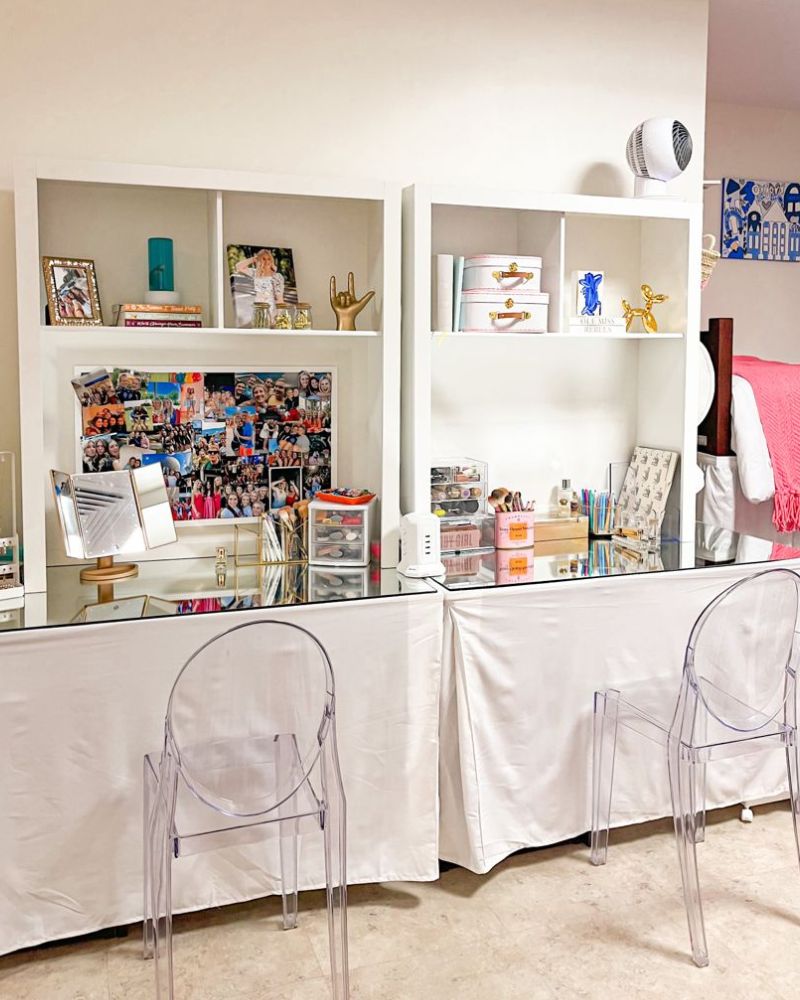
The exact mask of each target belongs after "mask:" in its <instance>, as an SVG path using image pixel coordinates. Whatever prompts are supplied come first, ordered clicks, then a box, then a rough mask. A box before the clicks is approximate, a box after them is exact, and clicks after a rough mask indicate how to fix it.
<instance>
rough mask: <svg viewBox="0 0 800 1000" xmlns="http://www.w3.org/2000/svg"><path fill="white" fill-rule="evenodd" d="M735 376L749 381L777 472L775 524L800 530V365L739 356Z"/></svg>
mask: <svg viewBox="0 0 800 1000" xmlns="http://www.w3.org/2000/svg"><path fill="white" fill-rule="evenodd" d="M733 374H734V375H739V376H741V378H744V379H747V381H748V382H749V383H750V385H751V387H752V389H753V395H754V396H755V397H756V405H757V406H758V415H759V417H760V418H761V426H762V427H763V428H764V436H765V437H766V439H767V448H768V449H769V457H770V459H771V460H772V471H773V472H774V473H775V504H774V507H773V511H772V523H773V524H774V525H775V527H776V528H777V529H778V531H800V365H787V364H784V363H783V362H780V361H762V359H761V358H753V357H748V356H746V355H741V354H740V355H736V356H734V359H733Z"/></svg>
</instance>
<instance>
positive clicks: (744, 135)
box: [703, 103, 800, 363]
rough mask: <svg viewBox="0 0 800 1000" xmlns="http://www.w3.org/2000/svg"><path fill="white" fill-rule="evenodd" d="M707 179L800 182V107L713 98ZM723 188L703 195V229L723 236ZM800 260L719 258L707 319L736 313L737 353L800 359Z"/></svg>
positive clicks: (708, 292)
mask: <svg viewBox="0 0 800 1000" xmlns="http://www.w3.org/2000/svg"><path fill="white" fill-rule="evenodd" d="M706 176H707V177H709V178H721V177H749V178H754V179H758V180H785V181H788V180H800V112H798V111H783V110H778V109H776V108H751V107H743V106H739V105H735V104H716V103H709V105H708V114H707V119H706ZM720 198H721V194H720V189H719V188H710V189H709V190H708V191H707V192H706V198H705V232H707V233H713V234H714V235H715V236H716V237H717V239H719V233H720ZM798 293H800V264H798V263H796V262H795V263H791V262H788V261H786V262H784V261H750V260H721V261H720V262H719V263H718V264H717V268H716V271H715V272H714V277H713V279H712V280H711V282H710V283H709V286H708V288H707V289H706V290H705V292H704V293H703V319H704V320H707V319H708V318H709V317H710V316H733V318H734V327H733V329H734V350H735V351H736V352H737V353H739V354H755V355H758V356H759V357H762V358H769V359H771V360H775V361H791V362H795V363H797V362H800V320H799V319H798V308H797V302H798Z"/></svg>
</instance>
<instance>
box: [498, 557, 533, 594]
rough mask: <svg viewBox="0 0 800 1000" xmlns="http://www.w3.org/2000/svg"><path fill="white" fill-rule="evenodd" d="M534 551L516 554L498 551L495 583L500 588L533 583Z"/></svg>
mask: <svg viewBox="0 0 800 1000" xmlns="http://www.w3.org/2000/svg"><path fill="white" fill-rule="evenodd" d="M534 575H535V574H534V561H533V549H532V548H530V549H527V550H525V551H522V552H519V551H517V552H514V551H510V550H508V549H498V550H497V555H496V557H495V568H494V582H495V583H496V584H497V585H498V586H501V587H502V586H505V585H506V584H509V583H533V580H534Z"/></svg>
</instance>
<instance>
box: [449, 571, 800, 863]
mask: <svg viewBox="0 0 800 1000" xmlns="http://www.w3.org/2000/svg"><path fill="white" fill-rule="evenodd" d="M772 565H791V566H792V567H793V568H797V563H796V562H795V563H781V564H772ZM763 568H765V567H764V566H763V565H762V566H732V567H724V568H717V567H714V568H708V567H706V568H701V569H686V570H681V571H678V572H671V573H653V574H650V575H643V576H629V577H617V578H613V579H592V580H575V581H560V582H555V583H550V584H547V583H543V584H534V585H529V586H517V587H506V588H499V589H496V590H481V591H461V592H452V593H448V594H446V595H445V636H444V652H443V666H442V671H443V680H442V721H441V730H440V755H441V763H440V785H441V827H440V854H441V857H442V858H443V859H444V860H447V861H452V862H455V863H456V864H459V865H463V866H464V867H466V868H469V869H471V870H472V871H475V872H486V871H488V870H489V869H490V868H492V867H493V866H494V865H496V864H497V863H498V862H499V861H501V860H502V859H503V858H504V857H506V856H507V855H509V854H511V853H512V852H514V851H516V850H520V849H521V848H524V847H534V846H542V845H545V844H554V843H557V842H559V841H561V840H566V839H568V838H571V837H575V836H579V835H580V834H583V833H585V832H586V831H587V830H589V829H590V828H591V745H592V695H593V692H594V691H595V690H597V689H601V688H604V687H618V688H619V689H621V690H622V691H623V692H624V691H625V689H626V687H628V688H630V686H631V685H633V684H634V683H635V682H637V681H648V682H649V679H650V678H654V679H655V681H656V682H657V684H656V686H655V690H656V692H657V694H658V697H659V700H660V701H663V705H664V711H665V713H666V716H667V718H669V717H670V716H671V710H672V709H674V705H675V699H676V697H677V692H678V684H679V681H680V674H681V669H682V665H683V653H684V649H685V645H686V641H687V638H688V635H689V632H690V630H691V627H692V625H693V623H694V621H695V618H696V617H697V615H698V614H699V612H700V611H701V610H702V608H703V607H704V606H705V605H706V604H707V603H708V602H709V601H710V600H711V599H712V598H713V597H714V596H715V595H716V594H718V593H719V592H720V591H721V590H723V589H724V588H725V587H726V586H728V585H729V584H731V583H733V582H734V581H735V580H737V579H740V578H742V577H745V576H748V575H750V574H752V573H753V572H756V571H758V570H759V569H763ZM653 751H654V752H653ZM785 767H786V764H785V757H784V755H783V754H781V753H774V754H761V755H756V756H749V757H740V758H738V759H736V760H734V761H725V762H720V763H715V764H713V765H710V766H709V769H708V804H709V807H710V808H711V807H715V806H722V805H730V804H734V803H737V802H742V801H746V800H747V799H750V800H751V801H756V800H758V799H759V798H773V797H783V796H785V795H786V794H787V786H786V771H785ZM668 815H671V807H670V800H669V788H668V784H667V774H666V763H665V760H664V759H662V757H661V756H660V754H659V753H658V748H657V747H652V748H651V745H650V744H649V743H648V742H647V741H646V740H642V739H637V738H636V737H635V736H628V734H626V733H624V732H622V731H621V732H620V738H619V741H618V748H617V768H616V771H615V787H614V803H613V813H612V824H614V825H624V824H627V823H636V822H642V821H645V820H648V819H653V818H655V817H658V816H668ZM787 822H788V820H787ZM787 837H789V838H790V837H791V832H790V829H789V828H788V827H787ZM787 842H788V841H787Z"/></svg>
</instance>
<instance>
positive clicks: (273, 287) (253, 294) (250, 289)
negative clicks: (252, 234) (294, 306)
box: [227, 243, 297, 328]
mask: <svg viewBox="0 0 800 1000" xmlns="http://www.w3.org/2000/svg"><path fill="white" fill-rule="evenodd" d="M227 257H228V274H229V275H230V282H231V295H232V296H233V312H234V317H235V321H236V326H238V327H246V328H249V327H252V326H253V312H254V306H255V304H256V303H257V302H258V303H261V304H263V305H265V306H266V307H267V308H268V310H269V313H270V316H271V317H273V318H274V315H275V307H276V305H277V303H278V302H292V303H296V302H297V281H296V279H295V274H294V257H293V255H292V251H291V250H287V249H285V248H281V247H261V246H252V245H250V244H240V243H231V244H229V245H228V248H227Z"/></svg>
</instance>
